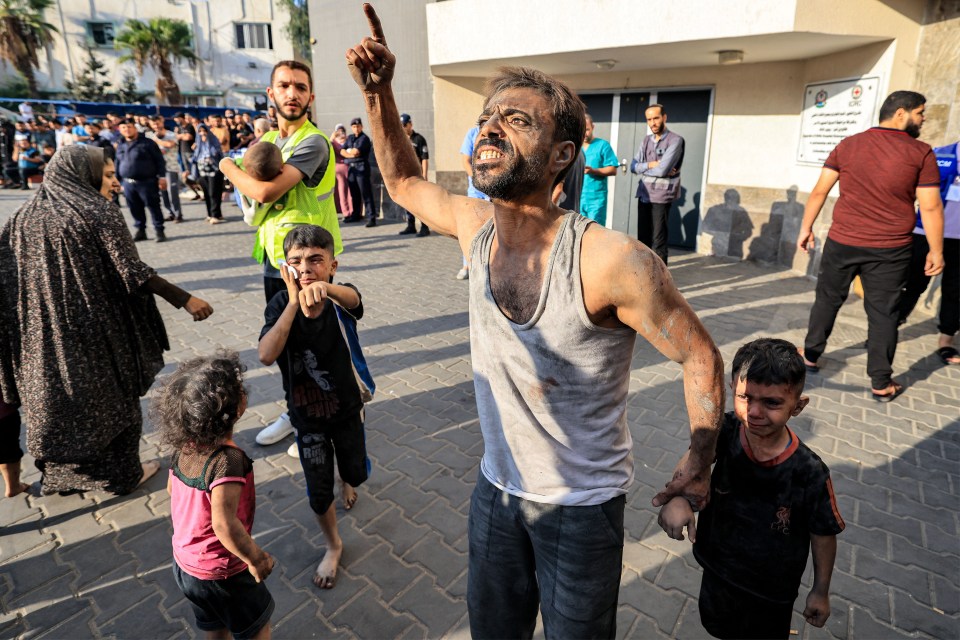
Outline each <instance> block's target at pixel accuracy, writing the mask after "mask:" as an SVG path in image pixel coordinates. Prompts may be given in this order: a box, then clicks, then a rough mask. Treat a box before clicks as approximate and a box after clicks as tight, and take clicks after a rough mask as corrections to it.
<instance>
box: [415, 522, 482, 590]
mask: <svg viewBox="0 0 960 640" xmlns="http://www.w3.org/2000/svg"><path fill="white" fill-rule="evenodd" d="M403 558H404V560H406V561H407V562H411V563H413V562H415V563H418V564H420V565H422V566H423V567H425V568H426V569H427V571H429V572H431V573H432V574H433V576H434V578H435V579H436V581H437V584H439V585H441V586H447V585H449V584H450V583H451V582H453V580H454V579H456V578H457V576H459V575H460V573H461V572H462V571H463V570H464V569H465V568H466V566H467V557H466V555H465V554H463V553H457V552H456V551H454V550H452V549H450V548H449V547H447V545H445V544H444V543H443V541H442V539H441V538H440V536H439V535H437V534H436V533H432V532H431V533H428V534H427V535H426V536H424V538H423V540H422V541H421V542H420V543H419V544H418V545H416V546H415V547H413V548H412V549H410V551H408V552H406V553H405V554H404V555H403Z"/></svg>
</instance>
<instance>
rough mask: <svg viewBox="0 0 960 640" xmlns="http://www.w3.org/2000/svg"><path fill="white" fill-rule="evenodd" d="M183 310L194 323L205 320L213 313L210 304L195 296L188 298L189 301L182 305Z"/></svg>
mask: <svg viewBox="0 0 960 640" xmlns="http://www.w3.org/2000/svg"><path fill="white" fill-rule="evenodd" d="M183 308H184V309H186V310H187V313H189V314H190V315H191V316H193V320H194V322H199V321H200V320H206V319H207V318H209V317H210V314H212V313H213V307H211V306H210V303H209V302H207V301H206V300H201V299H200V298H198V297H196V296H190V299H189V300H187V303H186V304H185V305H183Z"/></svg>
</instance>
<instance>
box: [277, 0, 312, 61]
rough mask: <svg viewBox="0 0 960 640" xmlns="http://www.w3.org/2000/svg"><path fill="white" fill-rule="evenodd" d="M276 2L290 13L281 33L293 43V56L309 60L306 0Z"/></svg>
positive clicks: (308, 21) (280, 0)
mask: <svg viewBox="0 0 960 640" xmlns="http://www.w3.org/2000/svg"><path fill="white" fill-rule="evenodd" d="M277 4H278V5H280V6H281V7H282V8H284V9H286V11H287V13H289V14H290V21H289V22H288V23H287V26H285V27H284V28H283V33H284V35H286V36H287V37H288V38H290V41H291V42H292V43H293V53H294V57H295V58H297V59H298V60H306V61H310V10H309V7H308V6H307V2H306V0H278V1H277Z"/></svg>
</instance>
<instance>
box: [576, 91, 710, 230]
mask: <svg viewBox="0 0 960 640" xmlns="http://www.w3.org/2000/svg"><path fill="white" fill-rule="evenodd" d="M580 97H581V99H583V102H584V104H586V105H587V112H588V113H589V114H590V115H591V117H592V118H593V121H594V125H595V128H594V136H595V137H598V138H603V139H604V140H607V141H609V142H610V144H611V145H612V146H613V149H614V151H615V152H616V154H617V159H618V160H619V161H620V167H621V169H620V171H618V172H617V175H616V177H614V178H610V179H609V181H608V183H607V188H608V193H609V197H608V206H607V220H608V221H612V227H613V228H614V229H616V230H618V231H623V232H624V233H627V234H629V235H631V236H633V237H636V236H637V198H636V193H637V182H638V181H639V176H637V175H634V174H632V173H630V171H629V168H630V161H631V160H632V159H633V157H634V156H635V155H636V153H637V149H639V148H640V145H641V144H642V143H643V138H644V136H646V135H647V133H648V129H647V122H646V117H645V116H644V111H646V109H647V107H649V106H650V105H651V104H662V105H663V106H664V108H665V109H666V112H667V128H668V129H670V130H671V131H673V132H674V133H677V134H679V135H680V136H682V137H683V139H684V142H685V147H684V149H685V151H684V157H683V169H682V171H681V173H680V197H679V198H678V199H677V200H675V201H674V203H673V206H672V207H671V209H670V218H669V226H670V230H669V233H670V235H669V243H670V245H671V246H675V247H684V248H688V249H693V248H695V247H696V244H697V230H698V228H699V225H700V205H701V196H702V194H701V189H702V186H703V178H704V175H705V171H706V157H707V155H706V153H707V133H708V132H707V129H708V120H709V116H710V98H711V90H710V89H693V90H664V91H645V92H630V93H603V94H586V95H581V96H580Z"/></svg>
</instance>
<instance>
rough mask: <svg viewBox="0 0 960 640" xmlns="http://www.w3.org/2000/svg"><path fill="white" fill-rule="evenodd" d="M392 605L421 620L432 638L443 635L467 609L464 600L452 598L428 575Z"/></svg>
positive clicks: (428, 635)
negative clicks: (459, 600)
mask: <svg viewBox="0 0 960 640" xmlns="http://www.w3.org/2000/svg"><path fill="white" fill-rule="evenodd" d="M391 606H392V607H393V608H394V609H396V610H397V611H401V612H404V613H407V614H409V615H411V616H413V617H414V618H416V619H417V620H419V621H420V622H421V623H422V624H423V626H425V627H426V628H427V637H430V638H439V637H443V636H444V635H445V634H446V633H447V632H448V631H450V629H451V628H452V627H454V626H455V625H456V623H457V622H458V621H459V620H460V618H461V617H462V616H463V614H464V612H465V611H466V605H465V604H464V603H463V602H457V601H455V600H453V599H451V598H450V597H449V596H448V595H446V594H445V593H444V590H443V589H440V588H438V587H437V586H436V585H435V584H433V581H432V580H430V579H429V578H427V577H426V576H424V577H423V578H420V579H419V580H417V582H416V583H415V584H413V585H412V586H411V587H410V588H409V589H407V590H406V591H405V592H404V593H403V594H402V595H401V596H400V597H398V598H397V599H396V600H394V601H393V602H391Z"/></svg>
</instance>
